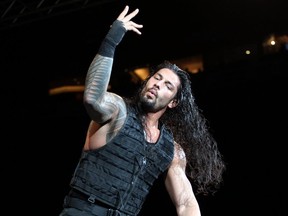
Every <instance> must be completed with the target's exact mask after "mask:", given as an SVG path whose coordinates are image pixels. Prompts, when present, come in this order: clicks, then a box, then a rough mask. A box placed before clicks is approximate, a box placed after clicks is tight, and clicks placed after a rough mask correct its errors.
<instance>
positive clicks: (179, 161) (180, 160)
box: [171, 142, 186, 169]
mask: <svg viewBox="0 0 288 216" xmlns="http://www.w3.org/2000/svg"><path fill="white" fill-rule="evenodd" d="M171 165H172V166H176V165H177V166H181V167H182V168H184V169H185V167H186V155H185V152H184V150H183V148H182V147H181V146H180V145H179V144H178V143H176V142H174V157H173V161H172V164H171Z"/></svg>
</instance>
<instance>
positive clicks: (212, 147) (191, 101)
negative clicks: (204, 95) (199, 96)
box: [134, 60, 225, 194]
mask: <svg viewBox="0 0 288 216" xmlns="http://www.w3.org/2000/svg"><path fill="white" fill-rule="evenodd" d="M163 68H167V69H170V70H171V71H173V72H174V73H175V74H177V76H178V77H179V79H180V86H179V87H178V91H177V94H176V96H175V99H176V100H177V103H178V104H177V106H176V107H174V108H171V109H170V108H167V109H166V111H165V113H164V114H163V115H162V117H161V118H160V122H161V123H163V124H164V125H165V127H166V128H168V129H169V130H170V131H171V132H172V133H173V137H174V140H175V142H177V143H178V144H179V145H180V146H181V147H182V148H183V150H184V152H185V155H186V160H187V167H186V175H187V176H188V178H189V179H190V180H191V181H193V182H194V186H196V189H195V190H196V192H195V193H202V194H207V193H210V192H211V193H214V192H215V191H217V190H218V188H219V185H220V183H221V182H222V180H223V179H222V174H223V172H224V170H225V164H224V161H223V159H222V155H221V154H220V152H219V150H218V146H217V142H216V140H215V139H214V138H213V136H212V134H211V132H210V131H209V123H208V121H207V120H206V118H205V117H204V115H203V114H202V111H201V110H200V109H199V108H198V106H197V104H196V103H195V98H194V96H193V94H192V88H191V79H190V78H191V77H190V75H189V74H188V72H186V71H184V70H182V69H181V68H179V67H178V66H177V65H176V64H173V63H171V62H169V61H166V60H165V61H163V62H162V63H160V64H159V65H157V66H155V67H151V71H150V72H151V73H150V75H149V76H148V77H147V78H146V79H145V80H144V81H143V83H142V85H141V86H140V88H139V90H138V92H137V94H136V95H135V97H134V103H135V104H137V103H138V102H139V97H140V92H141V91H142V89H143V88H144V86H145V85H146V83H147V81H148V80H149V79H150V78H151V77H152V76H153V75H154V74H155V73H156V72H158V71H159V70H160V69H163ZM138 114H139V115H141V116H144V115H145V111H144V110H141V107H140V106H138Z"/></svg>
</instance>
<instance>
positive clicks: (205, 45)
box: [0, 0, 288, 80]
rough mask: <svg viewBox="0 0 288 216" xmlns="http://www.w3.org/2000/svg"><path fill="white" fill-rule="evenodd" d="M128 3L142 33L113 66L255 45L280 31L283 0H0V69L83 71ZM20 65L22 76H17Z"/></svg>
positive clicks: (53, 74) (54, 73) (51, 73)
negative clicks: (141, 25) (136, 12)
mask: <svg viewBox="0 0 288 216" xmlns="http://www.w3.org/2000/svg"><path fill="white" fill-rule="evenodd" d="M126 4H128V5H130V7H131V10H132V9H134V8H136V7H138V8H139V9H140V13H139V14H138V15H137V17H135V18H134V21H135V22H138V23H141V24H143V25H144V28H143V29H142V33H143V34H142V35H141V36H138V35H136V34H134V33H129V34H127V35H126V36H125V38H124V39H123V41H122V43H121V44H120V45H119V48H118V49H117V53H116V58H115V65H117V66H119V67H120V68H129V67H133V66H138V65H143V64H148V63H153V62H157V61H162V60H163V59H175V58H181V57H186V56H191V55H194V54H200V53H201V54H203V53H205V52H209V51H211V50H214V49H219V48H220V49H224V48H225V47H233V46H240V45H242V44H247V43H255V42H257V43H259V42H261V40H263V39H264V38H265V37H267V36H268V35H270V34H272V33H283V32H287V30H288V28H287V23H288V16H287V1H286V0H275V1H273V2H271V1H268V0H261V1H260V0H219V1H214V0H201V1H199V0H198V1H191V0H178V1H150V0H146V1H140V0H134V1H119V0H118V1H116V0H114V1H113V0H101V1H96V0H93V1H92V0H90V1H89V0H74V1H73V0H71V1H68V0H53V1H52V0H30V1H24V0H22V1H20V0H4V1H1V3H0V7H1V10H0V13H1V14H0V15H1V18H0V46H1V55H2V61H3V63H2V66H3V67H2V68H4V69H3V70H5V71H7V73H9V74H10V75H11V74H13V75H12V77H14V76H15V75H17V74H18V73H17V72H18V71H21V72H20V77H22V78H25V79H26V78H27V79H29V80H30V79H32V78H34V79H35V78H36V77H37V76H40V75H39V74H41V77H43V78H42V79H43V80H44V79H46V78H47V79H46V80H55V79H61V78H65V77H67V76H69V77H73V76H83V75H85V72H86V70H87V68H88V66H89V64H90V62H91V60H92V58H93V57H94V55H95V54H96V52H97V49H98V47H99V44H100V42H101V40H102V38H103V37H104V36H105V34H106V32H107V30H108V28H109V25H110V24H111V22H113V21H114V19H115V18H116V17H117V16H118V14H119V13H120V12H121V11H122V10H123V8H124V6H125V5H126ZM23 70H24V71H25V74H26V75H25V76H23Z"/></svg>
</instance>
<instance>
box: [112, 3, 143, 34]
mask: <svg viewBox="0 0 288 216" xmlns="http://www.w3.org/2000/svg"><path fill="white" fill-rule="evenodd" d="M128 11H129V6H125V8H124V10H123V11H122V12H121V13H120V15H119V16H118V18H117V20H119V21H121V22H122V23H123V26H124V28H125V29H126V30H127V31H128V30H129V31H130V30H132V31H134V32H136V33H137V34H139V35H141V34H142V33H141V32H140V31H139V28H143V25H140V24H137V23H135V22H133V21H131V19H132V18H133V17H135V16H136V15H137V14H138V12H139V9H138V8H137V9H135V10H134V11H132V12H131V13H130V14H128V15H127V13H128Z"/></svg>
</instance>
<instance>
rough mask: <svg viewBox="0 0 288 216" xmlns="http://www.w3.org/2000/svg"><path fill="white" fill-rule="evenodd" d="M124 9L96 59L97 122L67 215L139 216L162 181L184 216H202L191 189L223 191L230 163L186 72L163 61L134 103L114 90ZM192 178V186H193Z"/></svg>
mask: <svg viewBox="0 0 288 216" xmlns="http://www.w3.org/2000/svg"><path fill="white" fill-rule="evenodd" d="M128 10H129V7H128V6H126V7H125V9H124V10H123V11H122V12H121V14H120V15H119V16H118V18H117V19H116V20H115V21H114V23H113V24H112V26H111V28H110V30H109V32H108V34H107V35H106V37H105V38H104V40H103V42H102V44H101V46H100V48H99V51H98V53H97V55H96V56H95V58H94V60H93V61H92V63H91V65H90V67H89V70H88V73H87V76H86V83H85V91H84V105H85V107H86V109H87V112H88V114H89V116H90V118H91V123H90V125H89V128H88V131H87V136H86V142H85V144H84V147H83V152H82V155H81V158H80V160H79V163H78V166H77V168H76V170H75V172H74V175H73V177H72V179H71V182H70V185H71V191H70V192H69V194H68V195H67V196H66V197H65V200H64V209H63V211H62V212H61V214H60V215H61V216H67V215H70V216H71V215H73V216H76V215H81V216H83V215H99V216H102V215H138V214H139V212H140V210H141V207H142V206H143V203H144V202H145V200H146V198H147V196H148V194H149V191H150V189H151V188H152V186H153V184H154V183H155V180H157V179H159V178H160V177H163V179H164V182H165V187H166V189H167V192H168V194H169V196H170V198H171V200H172V202H173V204H174V205H175V209H176V212H177V215H179V216H188V215H189V216H200V215H201V213H200V208H199V204H198V202H197V200H196V197H195V194H194V191H193V188H192V184H191V182H194V183H195V187H196V189H197V192H199V193H201V192H202V193H205V192H208V191H211V190H212V186H217V185H218V184H219V183H220V182H221V180H222V178H221V175H222V172H223V170H224V163H223V161H222V159H221V156H220V153H219V151H218V149H217V145H216V142H215V141H214V139H213V138H212V136H211V135H210V134H209V133H208V130H207V126H206V123H205V119H204V118H203V117H202V116H201V114H200V113H199V111H198V108H197V106H196V104H195V103H194V98H193V96H192V93H191V86H190V81H189V77H188V74H187V73H186V72H185V71H183V70H181V69H180V68H179V67H177V66H176V65H174V64H171V63H170V62H168V61H164V62H163V63H162V64H160V65H159V66H158V67H157V68H155V71H154V72H153V73H152V74H151V75H150V76H149V77H148V78H147V80H145V82H144V83H143V85H142V87H141V88H140V90H139V92H137V94H136V95H135V97H133V98H131V99H130V100H128V99H124V98H122V97H120V96H119V95H116V94H114V93H111V92H108V91H107V88H108V83H109V80H110V76H111V70H112V65H113V57H114V52H115V49H116V46H117V45H118V44H119V43H120V42H121V40H122V38H123V36H124V35H125V33H126V32H127V31H134V32H136V33H138V34H139V35H141V32H140V31H139V29H140V28H142V27H143V26H142V25H140V24H137V23H134V22H133V21H131V19H132V18H133V17H135V16H136V15H137V14H138V12H139V10H138V9H136V10H134V11H133V12H131V13H129V14H128ZM190 180H191V181H190Z"/></svg>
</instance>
